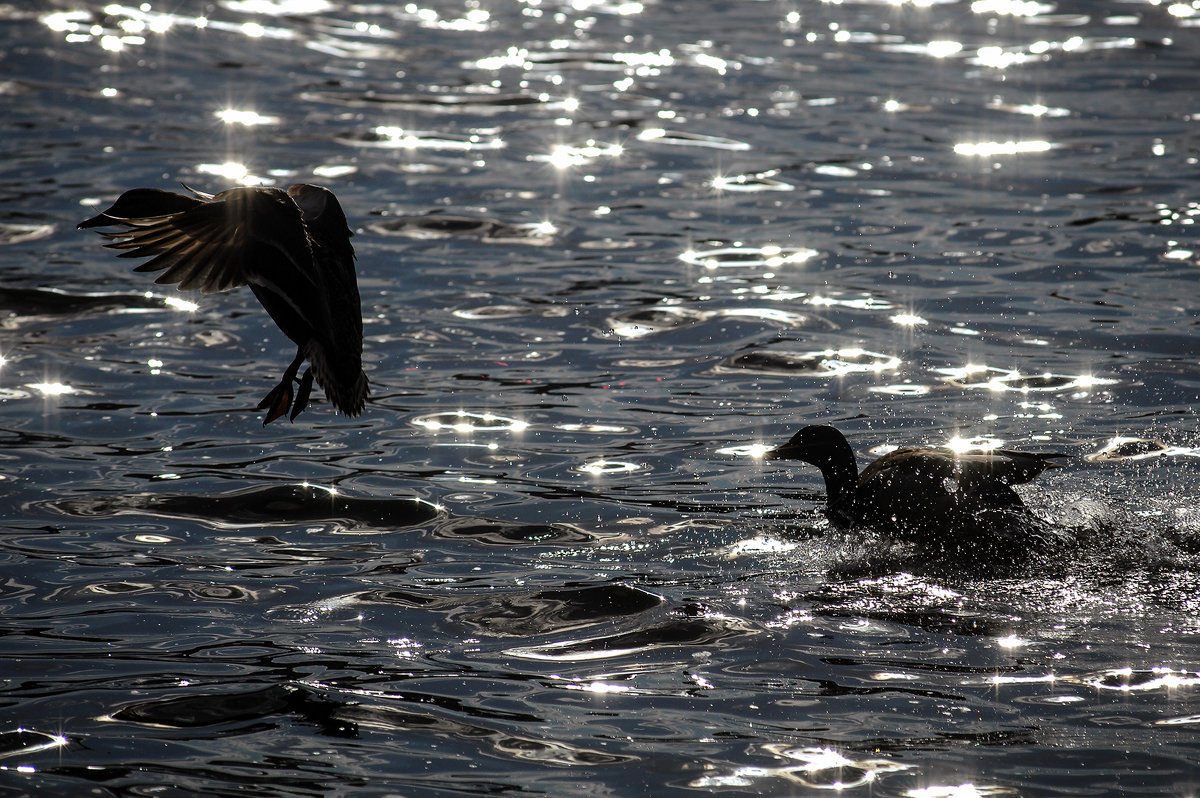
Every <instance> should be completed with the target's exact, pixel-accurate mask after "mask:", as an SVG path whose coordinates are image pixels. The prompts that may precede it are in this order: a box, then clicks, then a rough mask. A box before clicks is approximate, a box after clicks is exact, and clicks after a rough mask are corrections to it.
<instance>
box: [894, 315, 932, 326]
mask: <svg viewBox="0 0 1200 798" xmlns="http://www.w3.org/2000/svg"><path fill="white" fill-rule="evenodd" d="M889 321H891V322H892V324H899V325H900V326H902V327H917V326H920V325H922V324H928V323H929V321H928V320H926V319H924V318H922V317H920V316H918V315H916V314H915V313H897V314H896V315H895V316H892V317H891V318H890V319H889Z"/></svg>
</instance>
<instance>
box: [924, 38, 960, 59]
mask: <svg viewBox="0 0 1200 798" xmlns="http://www.w3.org/2000/svg"><path fill="white" fill-rule="evenodd" d="M962 48H963V46H962V42H955V41H949V40H942V41H933V42H930V43H929V44H927V45H925V49H926V52H928V53H929V54H930V55H931V56H933V57H934V58H949V57H950V56H952V55H958V54H959V53H960V52H962Z"/></svg>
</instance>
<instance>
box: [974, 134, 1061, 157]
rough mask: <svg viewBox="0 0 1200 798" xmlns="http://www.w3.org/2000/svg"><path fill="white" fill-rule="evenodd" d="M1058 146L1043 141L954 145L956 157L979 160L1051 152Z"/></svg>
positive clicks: (982, 142)
mask: <svg viewBox="0 0 1200 798" xmlns="http://www.w3.org/2000/svg"><path fill="white" fill-rule="evenodd" d="M1056 146H1057V145H1055V144H1054V143H1052V142H1049V141H1044V140H1041V139H1034V140H1030V141H1014V140H1012V139H1009V140H1008V141H978V142H974V143H970V142H960V143H958V144H955V145H954V154H955V155H968V156H974V157H977V158H993V157H995V156H997V155H1025V154H1029V153H1039V152H1049V151H1050V150H1052V149H1054V148H1055V147H1056Z"/></svg>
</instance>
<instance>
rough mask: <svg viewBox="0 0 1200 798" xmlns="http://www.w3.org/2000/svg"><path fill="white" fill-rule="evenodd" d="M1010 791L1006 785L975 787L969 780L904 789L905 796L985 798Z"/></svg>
mask: <svg viewBox="0 0 1200 798" xmlns="http://www.w3.org/2000/svg"><path fill="white" fill-rule="evenodd" d="M1011 792H1012V791H1011V790H1009V789H1008V788H1007V787H987V786H984V787H981V788H980V787H976V786H975V785H974V784H972V783H970V782H966V783H963V784H957V785H949V784H947V785H941V784H938V785H931V786H929V787H914V788H913V789H911V790H905V791H904V795H905V796H906V798H985V797H986V796H993V795H1005V794H1009V793H1011Z"/></svg>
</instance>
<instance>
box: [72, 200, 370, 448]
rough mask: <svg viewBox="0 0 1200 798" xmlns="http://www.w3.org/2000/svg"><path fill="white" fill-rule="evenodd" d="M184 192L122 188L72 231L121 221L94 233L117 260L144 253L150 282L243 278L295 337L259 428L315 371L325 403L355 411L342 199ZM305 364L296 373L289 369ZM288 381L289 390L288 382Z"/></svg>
mask: <svg viewBox="0 0 1200 798" xmlns="http://www.w3.org/2000/svg"><path fill="white" fill-rule="evenodd" d="M188 190H189V191H191V192H192V196H188V195H185V194H176V193H172V192H170V191H162V190H160V189H155V188H135V189H131V190H129V191H126V192H125V193H124V194H122V195H121V196H120V197H118V198H117V201H116V202H115V203H113V206H112V207H111V208H109V209H108V210H106V211H104V212H103V213H101V214H99V215H98V216H94V217H92V218H91V219H88V220H87V221H85V222H81V223H80V225H79V227H80V228H92V227H110V226H120V227H122V228H124V229H121V230H118V231H116V232H103V231H101V232H100V234H101V235H103V236H105V237H107V238H110V239H113V240H112V242H111V243H108V244H105V246H106V247H109V248H111V249H118V250H124V251H123V252H121V253H120V254H119V255H118V256H117V257H121V258H147V257H149V258H151V260H149V261H147V262H146V263H143V264H141V265H139V266H138V267H136V268H135V269H134V271H138V272H159V271H161V272H162V274H160V275H158V277H157V278H156V279H155V280H154V282H156V283H159V284H162V285H171V284H175V285H178V287H179V289H180V290H182V291H192V290H196V289H199V290H200V291H201V292H203V293H205V294H211V293H214V292H216V291H226V290H228V289H231V288H236V287H238V286H240V285H249V286H250V290H251V291H253V292H254V295H255V296H256V297H258V301H259V302H261V303H262V306H263V307H264V308H266V310H267V313H269V314H270V315H271V318H272V319H274V320H275V323H276V324H277V325H279V329H280V330H282V331H283V333H284V334H285V335H286V336H287V337H288V338H290V339H292V341H293V342H294V343H295V344H296V358H295V360H293V361H292V363H291V365H289V366H288V367H287V369H286V370H285V371H284V373H283V378H282V379H281V380H280V381H279V384H278V385H276V386H275V387H274V388H273V389H272V390H271V392H270V393H268V394H267V395H266V396H265V397H264V398H263V400H262V401H261V402H259V404H258V409H259V410H266V411H267V413H266V417H265V419H264V420H263V424H264V426H265V425H266V424H269V423H270V422H272V421H274V420H275V419H277V418H279V417H280V416H282V415H285V414H287V413H288V412H289V410H290V411H291V414H290V416H289V417H290V418H291V419H292V420H293V421H294V420H295V419H296V416H298V415H299V414H300V413H301V412H302V411H303V410H304V408H305V407H307V406H308V399H309V394H310V392H311V391H312V383H313V379H314V377H315V378H316V381H317V384H318V385H320V386H321V387H322V388H323V389H324V390H325V395H326V396H327V397H328V398H329V401H330V402H331V403H332V404H333V406H334V408H336V409H337V410H340V411H341V412H343V413H345V414H346V415H347V416H356V415H358V414H359V413H361V412H362V409H363V404H364V403H365V401H366V398H367V375H366V374H365V373H363V369H362V307H361V304H360V300H359V296H358V279H357V277H356V276H355V272H354V247H352V246H351V244H350V236H352V235H353V233H351V232H350V229H349V226H348V225H347V222H346V215H345V213H343V212H342V206H341V205H340V204H339V203H338V201H337V197H335V196H334V195H333V192H332V191H329V190H328V189H326V188H322V187H321V186H312V185H307V184H303V183H298V184H296V185H294V186H292V187H291V188H289V189H288V190H287V191H283V190H282V189H278V188H265V187H258V186H254V187H239V188H231V189H229V190H227V191H222V192H221V193H220V194H216V195H213V194H205V193H202V192H199V191H194V190H192V189H188ZM305 360H308V362H309V363H310V364H311V365H310V367H309V368H307V369H305V371H304V374H303V375H302V376H300V377H299V378H297V377H296V372H297V371H298V370H299V368H300V366H301V364H302V363H303V362H304V361H305ZM293 382H295V383H297V389H296V391H295V392H293V390H292V383H293Z"/></svg>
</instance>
